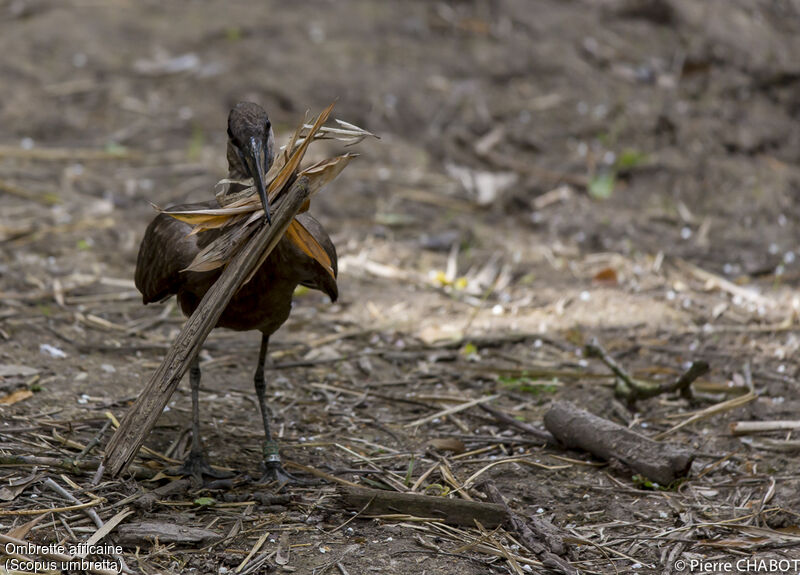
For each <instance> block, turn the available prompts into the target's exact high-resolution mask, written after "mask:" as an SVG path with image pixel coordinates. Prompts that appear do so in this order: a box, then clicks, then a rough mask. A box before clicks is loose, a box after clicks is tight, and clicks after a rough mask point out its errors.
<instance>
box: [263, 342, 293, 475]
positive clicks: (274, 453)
mask: <svg viewBox="0 0 800 575" xmlns="http://www.w3.org/2000/svg"><path fill="white" fill-rule="evenodd" d="M268 346H269V336H268V335H267V334H262V335H261V350H260V351H259V352H258V366H257V367H256V374H255V376H254V377H253V383H255V387H256V395H257V396H258V405H259V407H260V408H261V419H262V421H263V423H264V448H263V454H264V466H265V468H266V470H265V473H264V477H263V478H262V479H261V482H262V483H272V482H273V481H277V482H278V483H280V484H281V485H283V484H286V483H300V480H299V479H298V478H296V477H294V476H293V475H291V474H290V473H288V472H287V471H286V470H284V469H283V465H281V456H280V454H279V453H278V442H277V441H275V440H274V439H272V433H271V432H270V429H269V408H268V407H267V396H266V392H267V383H266V381H265V379H264V362H265V361H266V360H267V348H268Z"/></svg>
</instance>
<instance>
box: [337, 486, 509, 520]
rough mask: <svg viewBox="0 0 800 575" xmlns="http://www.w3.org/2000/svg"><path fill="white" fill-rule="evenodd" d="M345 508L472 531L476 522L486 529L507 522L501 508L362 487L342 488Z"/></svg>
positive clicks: (475, 502)
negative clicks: (422, 519) (410, 517)
mask: <svg viewBox="0 0 800 575" xmlns="http://www.w3.org/2000/svg"><path fill="white" fill-rule="evenodd" d="M340 497H341V499H342V502H343V503H344V505H345V506H346V507H348V508H350V509H353V510H356V511H361V512H362V513H366V514H370V515H388V514H397V513H400V514H405V515H413V516H415V517H427V518H440V519H441V520H442V521H444V522H445V523H449V524H451V525H462V526H466V527H474V526H475V520H476V519H477V520H478V521H480V522H481V524H482V525H485V526H486V527H487V528H489V529H494V528H495V527H497V526H498V525H501V524H502V523H503V522H504V521H505V520H506V518H507V516H506V510H505V508H504V507H503V506H502V505H496V504H494V503H481V502H479V501H467V500H466V499H449V498H447V497H433V496H430V495H418V494H416V493H399V492H397V491H383V490H380V489H366V488H364V487H345V488H343V489H342V491H341V493H340Z"/></svg>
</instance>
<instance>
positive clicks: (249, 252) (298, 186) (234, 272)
mask: <svg viewBox="0 0 800 575" xmlns="http://www.w3.org/2000/svg"><path fill="white" fill-rule="evenodd" d="M306 198H308V179H307V178H300V179H298V180H297V181H296V182H295V183H294V184H293V185H292V187H291V188H290V189H289V191H288V192H287V193H286V194H285V195H284V196H282V199H281V200H280V201H279V205H278V206H277V209H276V210H275V214H274V216H273V219H272V225H266V224H265V225H263V226H262V227H261V228H259V229H258V231H257V232H256V233H255V234H254V235H253V237H252V238H250V240H249V241H248V242H247V245H245V246H244V247H243V248H242V249H241V250H239V252H238V253H237V254H236V255H235V256H234V258H233V259H232V260H231V261H230V263H229V264H228V265H227V267H226V268H225V270H223V272H222V275H220V277H219V279H218V280H217V281H216V282H215V283H214V285H213V286H212V287H211V289H210V290H208V291H207V292H206V295H205V296H204V297H203V299H202V301H201V302H200V305H199V306H197V309H196V310H195V312H194V313H193V314H192V316H191V317H190V318H189V319H188V320H187V321H186V323H185V324H184V326H183V329H182V330H181V333H180V335H178V337H177V338H176V339H175V342H174V343H173V344H172V347H170V349H169V351H168V352H167V355H166V356H165V357H164V360H163V361H162V362H161V365H160V366H159V367H158V369H157V370H156V371H155V372H154V373H153V375H152V376H151V377H150V381H149V382H148V383H147V385H146V386H145V388H144V389H143V390H142V392H141V393H140V394H139V397H138V398H136V401H135V402H134V404H133V405H132V406H131V408H130V409H129V410H128V413H127V414H126V415H125V418H124V419H123V420H122V421H121V422H120V426H119V428H118V429H117V431H116V433H114V435H113V437H112V438H111V440H110V441H109V442H108V445H107V446H106V454H105V460H104V463H105V467H106V470H107V472H108V473H109V474H110V475H111V476H112V477H113V476H116V475H118V474H119V473H120V472H121V471H123V470H124V469H125V468H126V467H127V466H128V465H129V464H130V463H131V461H133V458H134V457H135V456H136V454H137V453H138V451H139V448H140V447H141V446H142V443H143V442H144V439H145V437H146V436H147V434H148V433H149V432H150V430H151V429H153V426H154V425H155V424H156V421H157V420H158V418H159V416H160V415H161V413H162V412H163V411H164V407H165V406H166V405H167V402H168V401H169V398H170V397H171V396H172V394H173V392H174V391H175V389H176V388H177V387H178V384H179V383H180V381H181V378H182V377H183V374H184V373H186V370H187V369H188V367H189V364H190V363H191V361H192V360H193V359H194V357H195V356H196V355H197V354H198V353H199V351H200V347H201V346H202V345H203V342H204V341H205V339H206V337H207V336H208V334H209V332H210V331H211V330H212V329H213V328H214V326H216V325H217V321H218V320H219V317H220V316H221V315H222V312H223V311H224V310H225V307H226V306H227V305H228V302H230V300H231V298H232V297H233V295H234V294H235V293H236V291H237V290H238V289H239V286H240V285H241V284H242V283H243V282H244V280H245V279H246V278H248V277H250V275H251V274H252V273H253V271H254V270H255V269H256V268H257V266H258V265H260V263H261V262H263V261H264V259H266V257H267V255H269V253H270V252H271V251H272V250H273V249H274V248H275V246H276V245H277V244H278V242H279V241H280V239H281V238H282V237H283V234H284V233H285V232H286V229H287V228H288V227H289V224H290V223H291V222H292V220H293V219H294V216H295V215H296V214H297V213H298V211H299V210H300V208H301V207H302V205H303V203H304V202H305V200H306Z"/></svg>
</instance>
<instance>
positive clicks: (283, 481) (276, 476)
mask: <svg viewBox="0 0 800 575" xmlns="http://www.w3.org/2000/svg"><path fill="white" fill-rule="evenodd" d="M265 467H266V469H265V470H264V474H263V475H262V476H261V479H259V480H258V481H256V484H258V485H268V484H273V483H277V485H278V489H281V488H282V487H283V486H284V485H287V484H292V485H308V484H309V482H308V481H306V480H305V479H300V478H299V477H295V476H294V475H292V474H291V473H289V472H288V471H286V470H285V469H284V468H283V465H281V462H280V461H270V462H268V463H267V464H266V466H265Z"/></svg>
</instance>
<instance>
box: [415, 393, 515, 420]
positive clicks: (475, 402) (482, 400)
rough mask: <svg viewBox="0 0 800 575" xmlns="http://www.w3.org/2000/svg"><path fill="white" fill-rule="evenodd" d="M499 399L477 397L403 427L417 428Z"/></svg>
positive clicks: (496, 396)
mask: <svg viewBox="0 0 800 575" xmlns="http://www.w3.org/2000/svg"><path fill="white" fill-rule="evenodd" d="M498 397H500V396H499V395H487V396H485V397H479V398H478V399H473V400H472V401H467V402H465V403H461V404H459V405H456V406H453V407H449V408H447V409H444V410H442V411H439V412H436V413H434V414H433V415H429V416H427V417H422V418H420V419H417V420H415V421H412V422H411V423H406V425H405V427H418V426H420V425H422V424H424V423H428V422H429V421H433V420H434V419H438V418H442V417H445V416H447V415H452V414H453V413H458V412H459V411H464V410H465V409H469V408H470V407H475V406H476V405H480V404H482V403H485V402H487V401H493V400H495V399H497V398H498Z"/></svg>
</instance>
